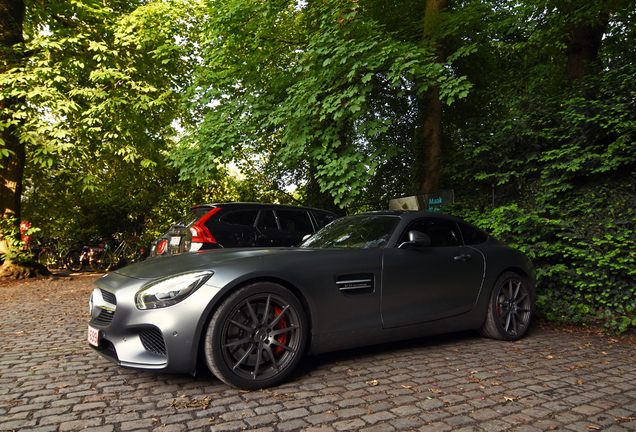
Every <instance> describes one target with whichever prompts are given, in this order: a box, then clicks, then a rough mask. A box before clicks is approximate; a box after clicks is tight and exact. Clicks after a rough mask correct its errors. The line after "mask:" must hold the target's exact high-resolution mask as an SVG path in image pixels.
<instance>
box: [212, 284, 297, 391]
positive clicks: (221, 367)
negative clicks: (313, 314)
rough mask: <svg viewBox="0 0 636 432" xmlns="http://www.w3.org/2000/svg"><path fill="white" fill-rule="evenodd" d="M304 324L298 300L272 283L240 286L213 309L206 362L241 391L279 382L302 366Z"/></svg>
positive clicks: (213, 370)
mask: <svg viewBox="0 0 636 432" xmlns="http://www.w3.org/2000/svg"><path fill="white" fill-rule="evenodd" d="M306 341H307V320H306V317H305V313H304V311H303V308H302V306H301V304H300V302H299V301H298V299H297V298H296V297H295V296H294V295H293V294H292V293H291V292H289V291H288V290H287V289H285V288H283V287H282V286H280V285H278V284H274V283H270V282H261V283H257V284H253V285H249V286H246V287H243V288H241V289H239V290H238V291H236V292H235V293H233V294H232V295H231V296H230V297H229V298H227V299H226V300H225V301H223V303H221V305H220V306H219V308H218V309H217V310H216V312H215V313H214V315H213V316H212V319H211V321H210V324H209V325H208V329H207V332H206V336H205V358H206V362H207V364H208V367H209V368H210V370H211V371H212V372H213V373H214V374H215V375H216V376H217V377H218V378H219V379H221V380H222V381H223V382H225V383H226V384H229V385H231V386H234V387H238V388H242V389H259V388H265V387H271V386H273V385H276V384H278V383H280V382H282V381H283V380H284V379H285V378H287V376H289V374H290V373H291V372H292V371H293V370H294V368H295V367H296V366H297V365H298V363H299V362H300V360H301V358H302V356H303V354H304V350H305V345H306Z"/></svg>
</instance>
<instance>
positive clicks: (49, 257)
mask: <svg viewBox="0 0 636 432" xmlns="http://www.w3.org/2000/svg"><path fill="white" fill-rule="evenodd" d="M39 261H40V264H42V265H43V266H45V267H46V268H48V269H57V268H59V260H58V257H57V255H55V254H54V253H51V252H49V251H42V252H41V253H40V257H39Z"/></svg>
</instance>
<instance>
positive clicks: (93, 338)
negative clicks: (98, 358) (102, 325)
mask: <svg viewBox="0 0 636 432" xmlns="http://www.w3.org/2000/svg"><path fill="white" fill-rule="evenodd" d="M88 343H89V344H91V345H93V346H99V330H97V329H96V328H93V327H91V326H88Z"/></svg>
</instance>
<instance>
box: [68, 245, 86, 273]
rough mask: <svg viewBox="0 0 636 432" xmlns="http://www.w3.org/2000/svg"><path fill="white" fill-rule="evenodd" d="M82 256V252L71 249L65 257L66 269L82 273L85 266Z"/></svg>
mask: <svg viewBox="0 0 636 432" xmlns="http://www.w3.org/2000/svg"><path fill="white" fill-rule="evenodd" d="M81 256H82V252H81V251H80V250H79V249H71V250H70V251H68V252H67V253H66V255H65V256H64V265H66V268H67V269H69V270H70V271H74V272H78V271H82V269H83V268H84V265H83V264H82V260H81V259H80V258H81Z"/></svg>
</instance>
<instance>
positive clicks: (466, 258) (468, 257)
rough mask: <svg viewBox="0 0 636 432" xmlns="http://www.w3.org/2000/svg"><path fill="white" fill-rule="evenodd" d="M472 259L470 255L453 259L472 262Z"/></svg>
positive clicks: (462, 255)
mask: <svg viewBox="0 0 636 432" xmlns="http://www.w3.org/2000/svg"><path fill="white" fill-rule="evenodd" d="M471 258H472V257H471V256H470V255H468V254H461V255H457V256H456V257H455V258H453V259H454V260H455V261H461V262H464V261H470V259H471Z"/></svg>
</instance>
